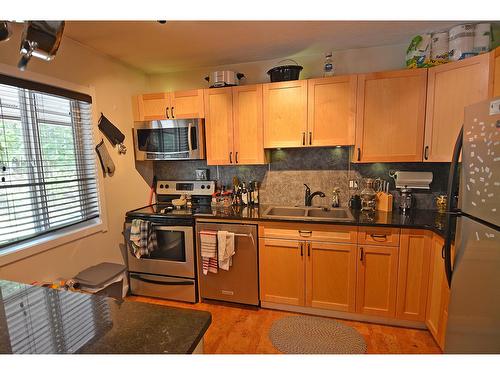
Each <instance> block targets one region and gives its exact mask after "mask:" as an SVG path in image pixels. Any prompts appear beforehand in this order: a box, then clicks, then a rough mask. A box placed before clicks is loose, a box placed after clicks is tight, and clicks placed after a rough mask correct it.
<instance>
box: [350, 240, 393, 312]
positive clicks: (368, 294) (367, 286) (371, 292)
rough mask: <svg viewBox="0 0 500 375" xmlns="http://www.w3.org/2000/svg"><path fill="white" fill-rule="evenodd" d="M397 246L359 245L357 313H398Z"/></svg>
mask: <svg viewBox="0 0 500 375" xmlns="http://www.w3.org/2000/svg"><path fill="white" fill-rule="evenodd" d="M398 250H399V249H398V248H397V247H391V246H370V245H363V246H360V247H358V282H357V286H356V288H357V289H356V296H357V298H356V311H357V312H358V313H362V314H370V315H379V316H386V317H394V316H395V315H396V286H397V272H398Z"/></svg>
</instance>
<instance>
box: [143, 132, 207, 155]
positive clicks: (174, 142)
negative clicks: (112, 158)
mask: <svg viewBox="0 0 500 375" xmlns="http://www.w3.org/2000/svg"><path fill="white" fill-rule="evenodd" d="M188 134H189V132H188V128H187V127H178V128H169V129H137V141H138V142H137V143H138V146H139V150H140V151H143V152H161V153H181V152H189V141H188ZM197 139H198V137H197V129H196V127H195V126H194V127H192V128H191V147H192V149H193V150H196V149H197V148H198V145H197Z"/></svg>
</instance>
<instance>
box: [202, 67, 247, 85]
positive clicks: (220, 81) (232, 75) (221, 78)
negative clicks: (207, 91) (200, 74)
mask: <svg viewBox="0 0 500 375" xmlns="http://www.w3.org/2000/svg"><path fill="white" fill-rule="evenodd" d="M244 77H245V75H244V74H243V73H236V72H233V71H232V70H216V71H214V72H211V73H210V74H209V75H208V76H206V77H205V81H207V82H208V83H210V88H213V87H225V86H238V85H239V84H240V79H242V78H244Z"/></svg>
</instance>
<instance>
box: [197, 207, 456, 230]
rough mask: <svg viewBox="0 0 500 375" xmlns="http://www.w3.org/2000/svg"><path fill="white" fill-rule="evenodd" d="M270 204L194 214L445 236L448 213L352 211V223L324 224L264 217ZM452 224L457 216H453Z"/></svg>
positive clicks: (205, 216) (206, 216)
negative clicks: (382, 227) (399, 230)
mask: <svg viewBox="0 0 500 375" xmlns="http://www.w3.org/2000/svg"><path fill="white" fill-rule="evenodd" d="M268 208H269V205H259V206H254V207H241V206H230V207H211V208H204V209H199V210H198V211H197V212H196V213H195V217H196V218H198V219H202V218H212V219H221V220H255V221H267V220H270V221H293V222H297V221H298V222H304V223H316V224H318V223H323V224H325V223H327V224H337V225H339V224H340V225H361V226H386V227H399V228H415V229H428V230H431V231H433V232H435V233H437V234H439V235H441V236H443V235H444V224H445V220H446V217H447V215H448V214H442V213H439V212H437V211H434V210H422V209H412V210H410V211H409V212H408V213H407V214H406V215H405V214H401V212H400V211H399V210H395V211H392V212H384V211H374V212H372V213H366V212H361V211H359V210H351V213H352V215H353V217H354V219H353V220H352V221H345V220H342V221H340V220H335V219H329V220H325V221H311V220H303V219H301V218H297V219H289V220H287V219H282V218H281V219H277V218H269V217H265V216H264V212H266V210H267V209H268ZM452 223H454V217H453V215H452Z"/></svg>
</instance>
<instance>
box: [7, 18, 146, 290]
mask: <svg viewBox="0 0 500 375" xmlns="http://www.w3.org/2000/svg"><path fill="white" fill-rule="evenodd" d="M15 31H16V33H15V35H14V36H13V37H12V39H11V40H9V41H8V42H4V43H1V44H0V63H3V64H8V65H12V66H16V64H17V61H18V58H19V52H18V51H19V44H20V32H21V27H19V26H18V27H16V29H15ZM28 70H29V71H32V72H37V73H40V74H44V75H46V76H50V77H54V78H57V79H60V80H65V81H69V82H72V83H75V84H78V85H82V86H89V85H90V86H93V87H94V88H95V95H96V97H95V99H96V100H95V106H96V110H97V111H98V113H100V112H103V113H104V114H105V115H106V116H107V117H108V118H109V119H110V120H111V121H112V122H113V123H114V124H115V125H117V126H118V127H119V128H120V129H121V131H122V132H123V133H124V134H125V135H126V139H125V145H126V146H127V148H128V152H127V154H126V155H118V153H117V151H116V149H113V148H112V146H110V144H109V143H107V147H108V151H109V152H110V154H111V155H112V158H113V161H114V163H115V165H116V172H115V174H114V176H113V177H106V178H105V179H104V193H105V200H106V206H107V207H106V210H107V217H108V231H107V232H105V233H101V232H100V233H97V234H94V235H91V236H89V237H86V238H84V239H81V240H77V241H74V242H72V243H68V244H65V245H62V246H60V247H57V248H54V249H51V250H48V251H46V252H44V253H41V254H38V255H34V256H32V257H30V258H25V259H22V260H20V261H17V262H15V263H11V264H7V265H4V266H2V267H1V268H0V278H4V279H10V280H19V281H22V282H32V281H35V280H53V279H55V278H57V277H65V278H66V277H72V276H74V275H75V274H76V273H78V272H79V271H81V270H82V269H84V268H86V267H88V266H91V265H94V264H96V263H100V262H103V261H110V262H123V258H122V254H121V251H120V247H119V244H120V243H122V242H123V241H122V235H121V231H122V226H123V219H124V214H125V212H126V211H127V210H130V209H133V208H136V207H140V206H143V205H145V204H146V203H147V200H148V197H149V195H148V193H149V189H148V184H147V182H146V181H145V179H148V178H150V176H148V174H149V175H152V165H147V164H146V165H142V166H139V167H138V168H137V169H141V173H142V174H143V175H144V176H145V178H143V177H142V176H141V174H140V173H139V172H138V170H137V169H136V167H135V163H134V150H133V143H132V130H131V129H132V126H133V120H132V109H131V96H132V95H134V94H137V93H140V92H144V91H146V90H147V87H146V84H147V79H146V76H145V75H144V74H143V73H141V72H139V71H137V70H134V69H132V68H129V67H127V66H125V65H123V64H121V63H119V62H117V61H116V60H113V59H111V58H109V57H107V56H105V55H102V54H100V53H97V52H96V51H94V50H91V49H89V48H86V47H84V46H82V45H80V44H79V43H77V42H74V41H72V40H70V39H67V38H65V39H63V41H62V43H61V47H60V50H59V52H58V54H57V56H56V58H55V59H54V60H53V61H52V62H50V63H47V62H44V61H40V60H37V59H33V60H32V61H31V62H30V63H29V65H28ZM94 126H95V129H94V132H95V134H98V136H99V137H101V134H99V130H98V129H97V124H94Z"/></svg>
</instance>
